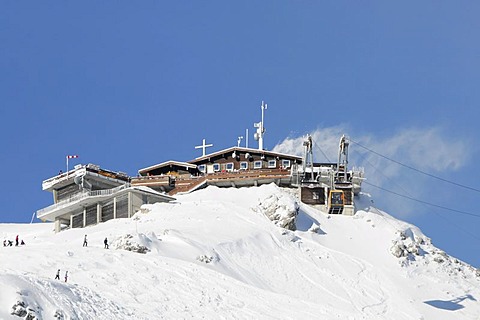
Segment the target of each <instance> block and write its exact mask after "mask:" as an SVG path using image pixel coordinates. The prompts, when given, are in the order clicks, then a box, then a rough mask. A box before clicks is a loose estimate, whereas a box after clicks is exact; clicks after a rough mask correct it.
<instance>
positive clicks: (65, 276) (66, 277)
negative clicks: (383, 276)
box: [65, 271, 68, 282]
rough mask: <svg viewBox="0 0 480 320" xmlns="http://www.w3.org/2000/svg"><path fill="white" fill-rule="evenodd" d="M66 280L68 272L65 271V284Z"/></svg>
mask: <svg viewBox="0 0 480 320" xmlns="http://www.w3.org/2000/svg"><path fill="white" fill-rule="evenodd" d="M67 279H68V271H65V282H67Z"/></svg>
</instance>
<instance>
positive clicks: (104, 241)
mask: <svg viewBox="0 0 480 320" xmlns="http://www.w3.org/2000/svg"><path fill="white" fill-rule="evenodd" d="M103 244H104V245H105V247H104V248H105V249H108V239H107V238H105V240H103Z"/></svg>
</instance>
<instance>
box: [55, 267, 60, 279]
mask: <svg viewBox="0 0 480 320" xmlns="http://www.w3.org/2000/svg"><path fill="white" fill-rule="evenodd" d="M55 280H60V269H58V270H57V274H56V275H55Z"/></svg>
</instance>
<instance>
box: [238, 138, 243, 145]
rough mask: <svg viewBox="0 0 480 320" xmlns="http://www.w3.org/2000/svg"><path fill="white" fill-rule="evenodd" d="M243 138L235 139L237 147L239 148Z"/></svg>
mask: <svg viewBox="0 0 480 320" xmlns="http://www.w3.org/2000/svg"><path fill="white" fill-rule="evenodd" d="M242 139H243V136H240V137H238V139H237V147H240V142H242Z"/></svg>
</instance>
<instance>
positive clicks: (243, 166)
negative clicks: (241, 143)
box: [240, 161, 248, 170]
mask: <svg viewBox="0 0 480 320" xmlns="http://www.w3.org/2000/svg"><path fill="white" fill-rule="evenodd" d="M247 169H248V162H247V161H242V162H240V170H247Z"/></svg>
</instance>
